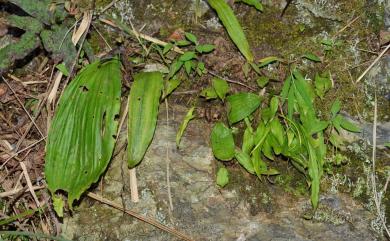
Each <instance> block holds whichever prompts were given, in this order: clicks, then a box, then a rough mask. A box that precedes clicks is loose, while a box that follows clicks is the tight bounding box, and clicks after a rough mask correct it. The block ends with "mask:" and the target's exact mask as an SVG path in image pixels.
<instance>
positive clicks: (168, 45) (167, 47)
mask: <svg viewBox="0 0 390 241" xmlns="http://www.w3.org/2000/svg"><path fill="white" fill-rule="evenodd" d="M173 46H174V45H173V44H171V43H168V44H166V45H165V46H164V49H163V51H162V53H163V55H165V54H167V53H168V52H169V51H170V50H171V49H172V48H173Z"/></svg>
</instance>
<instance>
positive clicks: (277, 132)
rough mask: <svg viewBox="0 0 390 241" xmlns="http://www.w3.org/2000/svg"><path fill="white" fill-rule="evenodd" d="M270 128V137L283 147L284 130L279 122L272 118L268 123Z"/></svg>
mask: <svg viewBox="0 0 390 241" xmlns="http://www.w3.org/2000/svg"><path fill="white" fill-rule="evenodd" d="M270 128H271V133H272V135H273V136H274V137H275V138H276V140H277V141H278V143H279V145H280V146H283V144H284V132H285V131H284V128H283V126H282V124H280V122H279V120H278V119H277V118H274V119H273V120H272V121H271V122H270Z"/></svg>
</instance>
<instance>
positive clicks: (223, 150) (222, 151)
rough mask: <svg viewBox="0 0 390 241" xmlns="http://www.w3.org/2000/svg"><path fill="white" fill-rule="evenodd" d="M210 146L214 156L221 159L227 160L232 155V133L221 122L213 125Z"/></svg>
mask: <svg viewBox="0 0 390 241" xmlns="http://www.w3.org/2000/svg"><path fill="white" fill-rule="evenodd" d="M211 147H212V149H213V153H214V156H215V157H216V158H217V159H219V160H221V161H229V160H231V159H232V158H233V157H234V154H235V152H234V139H233V133H232V131H231V130H230V129H229V128H228V127H226V126H225V125H224V124H223V123H221V122H218V123H217V124H215V125H214V127H213V130H212V132H211Z"/></svg>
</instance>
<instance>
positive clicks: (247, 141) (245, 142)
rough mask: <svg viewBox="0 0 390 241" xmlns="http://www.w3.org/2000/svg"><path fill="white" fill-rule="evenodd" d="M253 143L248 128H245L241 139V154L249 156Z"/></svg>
mask: <svg viewBox="0 0 390 241" xmlns="http://www.w3.org/2000/svg"><path fill="white" fill-rule="evenodd" d="M254 145H255V142H254V136H253V133H252V132H251V130H250V128H248V127H247V128H246V129H245V131H244V136H243V138H242V147H241V149H242V152H244V153H247V154H250V151H251V150H252V148H253V147H254Z"/></svg>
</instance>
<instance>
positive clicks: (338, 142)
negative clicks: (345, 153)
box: [329, 131, 343, 148]
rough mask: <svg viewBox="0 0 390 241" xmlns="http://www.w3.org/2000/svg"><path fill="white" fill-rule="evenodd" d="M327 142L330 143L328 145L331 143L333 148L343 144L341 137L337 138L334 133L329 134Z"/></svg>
mask: <svg viewBox="0 0 390 241" xmlns="http://www.w3.org/2000/svg"><path fill="white" fill-rule="evenodd" d="M329 141H330V143H332V145H333V146H335V147H337V148H340V147H341V145H342V144H343V140H342V138H341V136H339V135H338V134H337V133H336V132H335V131H333V132H332V133H331V134H330V137H329Z"/></svg>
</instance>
